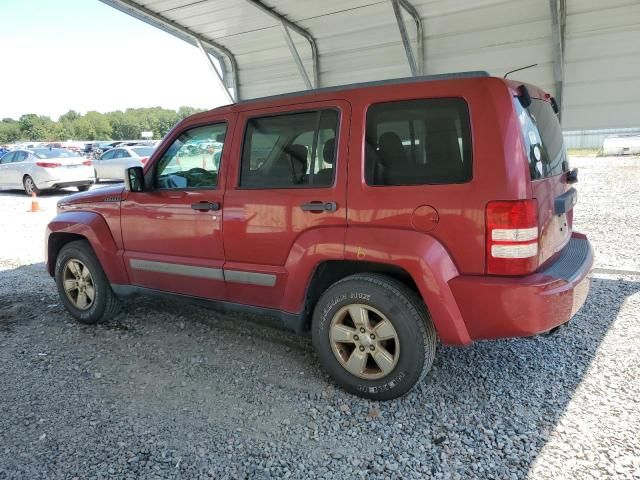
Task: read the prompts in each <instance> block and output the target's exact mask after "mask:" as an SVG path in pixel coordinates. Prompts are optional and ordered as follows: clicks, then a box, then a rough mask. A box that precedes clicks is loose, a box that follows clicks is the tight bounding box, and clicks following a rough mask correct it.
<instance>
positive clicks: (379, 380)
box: [312, 274, 437, 400]
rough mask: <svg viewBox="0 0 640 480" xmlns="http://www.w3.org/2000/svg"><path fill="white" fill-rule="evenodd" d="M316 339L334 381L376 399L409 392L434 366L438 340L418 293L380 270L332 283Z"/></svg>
mask: <svg viewBox="0 0 640 480" xmlns="http://www.w3.org/2000/svg"><path fill="white" fill-rule="evenodd" d="M312 340H313V345H314V347H315V349H316V351H317V352H318V356H319V358H320V362H321V364H322V365H323V367H324V368H325V369H326V370H327V371H328V373H329V374H330V375H331V377H333V379H334V380H335V381H336V383H338V384H339V385H340V386H341V387H342V388H344V389H345V390H347V391H348V392H350V393H353V394H356V395H359V396H361V397H365V398H369V399H372V400H390V399H393V398H396V397H399V396H401V395H403V394H405V393H407V392H408V391H409V390H411V389H412V388H413V387H414V386H415V385H416V384H417V383H418V382H420V381H421V380H422V378H423V377H424V375H425V374H426V373H427V372H428V371H429V370H430V369H431V365H432V364H433V359H434V357H435V351H436V344H437V336H436V331H435V328H434V326H433V323H432V322H431V319H430V317H429V314H428V312H427V309H426V307H425V305H424V303H423V302H422V301H421V300H420V298H419V297H418V296H417V295H416V293H415V292H413V291H412V290H411V289H409V288H408V287H407V286H406V285H404V284H403V283H401V282H399V281H398V280H395V279H393V278H391V277H388V276H386V275H380V274H357V275H352V276H349V277H346V278H344V279H342V280H340V281H338V282H336V283H334V284H333V285H332V286H331V287H329V288H328V289H327V290H326V291H325V292H324V293H323V294H322V296H321V297H320V300H319V301H318V303H317V305H316V307H315V310H314V314H313V324H312Z"/></svg>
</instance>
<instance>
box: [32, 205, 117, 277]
mask: <svg viewBox="0 0 640 480" xmlns="http://www.w3.org/2000/svg"><path fill="white" fill-rule="evenodd" d="M75 240H87V241H88V242H89V245H90V246H91V248H92V250H93V252H94V254H95V255H96V257H97V259H98V261H99V262H100V265H101V266H102V269H103V270H104V273H105V275H106V276H107V279H108V280H109V282H111V283H116V284H122V285H126V284H128V283H129V279H128V276H127V273H126V269H125V268H124V263H123V260H122V252H121V250H119V249H118V247H117V245H116V243H115V241H114V239H113V235H112V233H111V230H110V228H109V225H108V224H107V222H106V220H105V219H104V218H103V217H102V216H101V215H99V214H97V213H94V212H82V211H80V212H63V213H60V214H58V215H57V216H56V217H55V218H54V219H53V220H51V222H49V225H48V226H47V233H46V249H45V253H46V262H45V263H46V268H47V271H48V272H49V275H51V276H53V275H54V274H55V265H56V259H57V257H58V254H59V253H60V250H61V249H62V248H63V247H64V246H65V245H66V244H68V243H69V242H72V241H75Z"/></svg>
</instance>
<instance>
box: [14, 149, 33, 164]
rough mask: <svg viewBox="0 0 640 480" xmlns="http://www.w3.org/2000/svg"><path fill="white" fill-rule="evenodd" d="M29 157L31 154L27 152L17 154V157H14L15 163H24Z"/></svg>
mask: <svg viewBox="0 0 640 480" xmlns="http://www.w3.org/2000/svg"><path fill="white" fill-rule="evenodd" d="M28 156H29V154H28V153H27V152H22V151H20V152H16V153H15V155H14V156H13V163H16V162H24V161H25V160H26V159H27V157H28Z"/></svg>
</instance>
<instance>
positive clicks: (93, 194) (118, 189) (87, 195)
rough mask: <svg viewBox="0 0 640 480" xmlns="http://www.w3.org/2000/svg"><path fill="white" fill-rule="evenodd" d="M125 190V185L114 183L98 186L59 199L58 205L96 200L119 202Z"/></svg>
mask: <svg viewBox="0 0 640 480" xmlns="http://www.w3.org/2000/svg"><path fill="white" fill-rule="evenodd" d="M123 191H124V185H122V184H119V185H112V186H109V187H102V188H96V189H95V190H89V191H88V192H80V193H74V194H73V195H68V196H66V197H64V198H63V199H62V200H60V201H58V207H61V206H66V205H74V204H79V203H96V202H119V201H120V200H121V197H122V192H123Z"/></svg>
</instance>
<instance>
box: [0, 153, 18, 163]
mask: <svg viewBox="0 0 640 480" xmlns="http://www.w3.org/2000/svg"><path fill="white" fill-rule="evenodd" d="M14 155H15V153H14V152H9V153H7V154H5V155H3V157H2V158H0V163H11V161H12V160H13V156H14Z"/></svg>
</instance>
